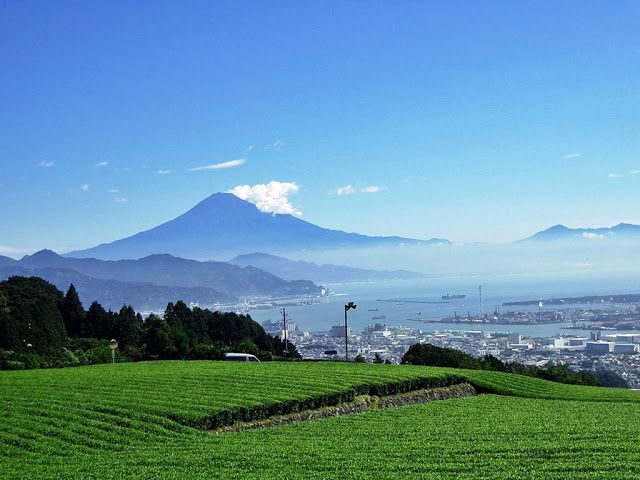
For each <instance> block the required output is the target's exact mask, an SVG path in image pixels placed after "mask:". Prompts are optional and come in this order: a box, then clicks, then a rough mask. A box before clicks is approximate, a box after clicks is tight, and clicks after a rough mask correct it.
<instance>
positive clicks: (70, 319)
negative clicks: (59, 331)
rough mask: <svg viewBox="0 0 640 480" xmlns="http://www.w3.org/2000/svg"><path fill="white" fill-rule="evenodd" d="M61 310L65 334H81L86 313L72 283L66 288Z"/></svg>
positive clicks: (73, 335) (75, 336)
mask: <svg viewBox="0 0 640 480" xmlns="http://www.w3.org/2000/svg"><path fill="white" fill-rule="evenodd" d="M61 311H62V319H63V321H64V326H65V328H66V329H67V335H69V336H70V337H74V338H77V337H80V336H82V330H83V328H82V327H83V326H84V323H85V319H86V317H87V314H86V312H85V311H84V308H83V307H82V303H81V302H80V297H78V292H77V291H76V287H74V286H73V283H72V284H71V285H69V290H67V294H66V295H65V297H64V302H63V303H62V308H61Z"/></svg>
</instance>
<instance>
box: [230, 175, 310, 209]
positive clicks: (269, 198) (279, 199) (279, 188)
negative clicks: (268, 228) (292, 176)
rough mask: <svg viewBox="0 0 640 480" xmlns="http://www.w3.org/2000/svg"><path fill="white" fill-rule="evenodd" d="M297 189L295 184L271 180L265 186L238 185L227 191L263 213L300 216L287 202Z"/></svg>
mask: <svg viewBox="0 0 640 480" xmlns="http://www.w3.org/2000/svg"><path fill="white" fill-rule="evenodd" d="M299 189H300V187H298V185H297V184H296V183H295V182H278V181H276V180H272V181H270V182H269V183H266V184H264V183H260V184H257V185H238V186H236V187H233V188H232V189H231V190H229V193H233V194H234V195H235V196H236V197H238V198H241V199H242V200H247V201H248V202H251V203H253V204H254V205H255V206H256V207H258V209H259V210H261V211H263V212H268V213H286V214H290V215H298V216H302V213H301V212H300V211H299V210H298V209H296V208H295V207H294V206H293V205H292V204H291V202H290V201H289V195H291V194H294V193H297V192H298V190H299Z"/></svg>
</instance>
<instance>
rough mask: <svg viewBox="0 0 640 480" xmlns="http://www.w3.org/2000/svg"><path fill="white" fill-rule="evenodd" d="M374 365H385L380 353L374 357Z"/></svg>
mask: <svg viewBox="0 0 640 480" xmlns="http://www.w3.org/2000/svg"><path fill="white" fill-rule="evenodd" d="M373 363H384V359H383V358H382V357H381V356H380V354H379V353H376V354H375V355H374V357H373Z"/></svg>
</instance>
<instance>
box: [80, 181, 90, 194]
mask: <svg viewBox="0 0 640 480" xmlns="http://www.w3.org/2000/svg"><path fill="white" fill-rule="evenodd" d="M80 190H82V191H83V192H88V191H89V184H88V183H85V184H84V185H82V186H81V187H80Z"/></svg>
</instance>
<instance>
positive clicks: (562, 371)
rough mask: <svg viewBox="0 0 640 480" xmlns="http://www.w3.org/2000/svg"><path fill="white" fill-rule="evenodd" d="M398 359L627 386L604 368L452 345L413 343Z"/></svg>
mask: <svg viewBox="0 0 640 480" xmlns="http://www.w3.org/2000/svg"><path fill="white" fill-rule="evenodd" d="M401 363H406V364H411V365H429V366H433V367H451V368H466V369H470V370H493V371H497V372H507V373H518V374H520V375H527V376H529V377H536V378H542V379H544V380H551V381H553V382H559V383H568V384H574V385H594V386H603V387H625V388H628V387H629V385H628V384H627V382H626V381H625V380H624V378H622V377H620V376H619V375H617V374H616V373H614V372H611V371H608V370H601V371H596V372H590V371H587V370H580V371H579V372H572V371H571V370H569V368H568V367H567V366H566V365H545V366H543V367H537V366H531V365H524V364H522V363H518V362H503V361H502V360H500V359H498V358H496V357H494V356H492V355H486V356H484V357H481V358H477V357H474V356H472V355H469V354H468V353H465V352H462V351H460V350H456V349H454V348H445V347H438V346H435V345H431V344H429V343H423V344H416V345H412V346H411V347H409V350H407V352H406V353H405V354H404V356H403V357H402V362H401Z"/></svg>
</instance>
